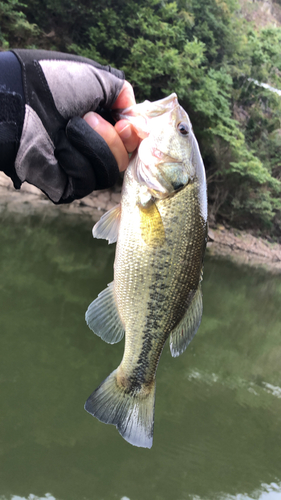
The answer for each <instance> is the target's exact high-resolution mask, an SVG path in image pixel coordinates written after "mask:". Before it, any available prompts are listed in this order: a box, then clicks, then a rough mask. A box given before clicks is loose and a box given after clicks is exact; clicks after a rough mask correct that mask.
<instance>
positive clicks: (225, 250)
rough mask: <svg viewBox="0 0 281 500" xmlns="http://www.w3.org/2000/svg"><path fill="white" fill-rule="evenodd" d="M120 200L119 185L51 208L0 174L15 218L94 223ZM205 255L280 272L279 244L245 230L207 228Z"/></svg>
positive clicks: (3, 201)
mask: <svg viewBox="0 0 281 500" xmlns="http://www.w3.org/2000/svg"><path fill="white" fill-rule="evenodd" d="M120 199H121V186H116V187H114V188H113V189H111V190H102V191H95V192H93V193H91V194H90V195H89V196H86V197H85V198H83V199H82V200H75V201H74V202H72V203H70V204H67V205H54V204H53V203H52V202H51V201H50V200H49V199H48V198H47V197H46V196H45V195H44V194H43V193H42V192H41V191H40V190H39V189H37V188H36V187H34V186H32V185H30V184H27V183H24V184H23V185H22V187H21V189H20V190H16V189H14V187H13V184H12V182H11V180H10V179H9V178H8V177H7V176H6V175H5V174H4V173H3V172H0V212H1V214H2V215H3V214H13V215H15V216H18V217H22V216H28V215H40V216H43V217H58V216H59V215H60V214H61V213H63V214H65V215H68V216H72V217H80V218H81V217H83V218H88V219H89V220H92V221H93V223H95V222H97V221H98V220H99V218H100V217H101V216H102V215H103V214H104V213H105V212H106V211H107V210H110V209H111V208H113V207H115V206H116V205H117V204H118V203H119V202H120ZM209 236H210V239H211V240H212V241H210V242H208V245H207V253H208V254H209V255H212V256H220V257H225V258H229V259H230V260H232V261H233V262H236V263H237V264H246V265H248V266H253V267H263V268H266V269H267V270H269V271H271V272H274V273H281V245H280V244H278V243H269V242H268V241H267V240H265V239H263V238H258V237H255V236H253V235H251V234H250V233H248V232H246V231H240V230H238V229H226V228H225V227H224V226H222V225H216V226H214V225H211V226H210V228H209Z"/></svg>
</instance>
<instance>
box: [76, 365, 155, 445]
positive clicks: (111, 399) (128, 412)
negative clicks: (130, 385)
mask: <svg viewBox="0 0 281 500" xmlns="http://www.w3.org/2000/svg"><path fill="white" fill-rule="evenodd" d="M116 372H117V370H115V371H114V372H112V373H111V374H110V375H109V376H108V377H107V378H106V379H105V380H104V381H103V382H102V383H101V385H100V386H99V387H98V388H97V389H96V390H95V391H94V392H93V393H92V394H91V396H90V397H89V398H88V399H87V401H86V403H85V410H86V411H87V412H89V413H91V415H93V416H94V417H96V418H98V419H99V420H100V421H101V422H104V423H105V424H113V425H115V426H116V427H117V429H118V431H119V432H120V434H121V436H122V437H123V438H124V439H125V440H126V441H128V443H130V444H133V445H134V446H140V447H143V448H151V446H152V441H153V424H154V401H155V382H154V385H153V386H152V388H151V391H150V392H149V393H148V394H146V395H145V396H144V395H141V394H132V393H128V392H127V391H125V390H124V388H123V387H122V386H120V385H119V384H118V383H117V379H116Z"/></svg>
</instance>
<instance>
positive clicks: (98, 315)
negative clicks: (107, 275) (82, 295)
mask: <svg viewBox="0 0 281 500" xmlns="http://www.w3.org/2000/svg"><path fill="white" fill-rule="evenodd" d="M113 283H114V282H113V281H112V282H111V283H109V284H108V285H107V288H105V290H103V291H102V292H101V293H100V294H99V295H98V297H97V298H96V299H95V300H94V301H93V302H92V303H91V304H90V305H89V307H88V309H87V312H86V316H85V319H86V323H87V325H88V327H89V328H90V329H91V330H92V331H93V332H94V333H95V334H96V335H97V336H98V337H100V338H101V339H102V340H104V341H105V342H107V343H108V344H116V343H117V342H119V341H120V340H121V339H122V338H123V336H124V333H125V330H124V326H123V323H122V321H121V319H120V316H119V312H118V309H117V305H116V301H115V297H114V289H113Z"/></svg>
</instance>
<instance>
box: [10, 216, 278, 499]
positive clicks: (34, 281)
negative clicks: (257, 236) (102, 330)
mask: <svg viewBox="0 0 281 500" xmlns="http://www.w3.org/2000/svg"><path fill="white" fill-rule="evenodd" d="M0 237H1V246H0V267H1V281H0V304H1V315H0V330H1V336H0V394H1V412H0V500H26V499H28V500H77V499H83V500H102V499H104V500H111V499H112V500H121V499H122V500H129V499H130V500H150V499H153V500H171V499H173V500H244V499H245V500H246V499H247V500H248V499H255V500H276V499H277V498H278V499H280V498H281V467H280V463H281V432H280V431H281V372H280V366H281V344H280V332H281V309H280V302H281V277H280V276H273V275H271V274H268V273H265V272H264V271H254V270H253V269H252V268H251V269H248V268H246V267H243V268H239V267H236V266H235V265H233V264H231V263H229V262H227V261H225V260H220V259H215V260H214V259H212V260H211V259H208V258H207V259H206V264H205V272H204V282H203V293H204V315H203V320H202V325H201V327H200V329H199V331H198V333H197V334H196V337H195V339H194V340H193V341H192V343H191V345H190V346H189V348H188V349H187V351H186V353H185V354H183V355H182V356H180V357H179V358H177V359H173V358H172V357H171V356H170V353H169V348H168V347H166V348H165V349H164V352H163V355H162V358H161V360H160V364H159V368H158V373H157V391H156V407H155V436H154V444H153V447H152V449H151V450H142V449H139V448H135V447H132V446H130V445H129V444H128V443H126V442H125V441H124V440H123V439H122V438H121V437H120V436H119V434H118V432H117V431H116V429H115V428H114V427H113V426H108V425H104V424H101V423H100V422H98V421H97V420H96V419H94V418H92V417H91V416H90V415H88V414H87V413H86V412H85V411H84V409H83V405H84V402H85V400H86V399H87V397H88V395H89V394H90V393H91V392H92V391H93V389H94V388H95V387H97V386H98V385H99V383H100V382H101V381H102V380H103V379H104V378H105V377H106V376H107V375H108V374H109V373H110V372H111V371H112V370H113V369H114V368H116V366H117V365H118V364H119V362H120V359H121V357H122V353H123V343H122V342H121V343H120V344H117V345H114V346H111V345H108V344H105V343H104V342H103V341H102V340H101V339H99V338H98V337H96V336H95V335H93V334H92V332H91V331H90V330H89V329H88V328H87V326H86V324H85V321H84V313H85V310H86V309H87V307H88V305H89V303H90V302H91V301H92V300H93V299H94V298H95V297H96V296H97V294H98V293H99V292H100V291H101V290H103V289H104V288H105V286H106V284H107V283H109V282H110V281H111V280H112V266H113V260H114V246H108V245H107V243H106V242H103V241H100V240H96V241H95V240H93V239H92V236H91V227H90V225H81V223H77V224H75V223H74V222H71V223H70V222H67V219H65V218H62V219H60V220H57V221H46V220H42V219H41V220H36V219H32V218H31V219H22V220H20V221H18V222H16V221H12V220H10V219H8V218H7V219H3V220H2V223H1V226H0ZM30 492H32V495H31V493H30ZM46 492H51V493H46Z"/></svg>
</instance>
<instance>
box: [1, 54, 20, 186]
mask: <svg viewBox="0 0 281 500" xmlns="http://www.w3.org/2000/svg"><path fill="white" fill-rule="evenodd" d="M24 103H25V100H24V91H23V84H22V74H21V66H20V63H19V61H18V59H17V57H16V56H15V55H14V54H13V53H12V52H0V170H2V171H3V172H5V174H6V175H8V177H10V178H11V179H12V181H13V183H14V187H15V188H16V189H19V188H20V186H21V184H22V183H21V181H20V179H19V177H18V175H17V173H16V170H15V166H14V164H15V158H16V154H17V151H18V147H19V141H20V137H21V132H22V126H23V120H24Z"/></svg>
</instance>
